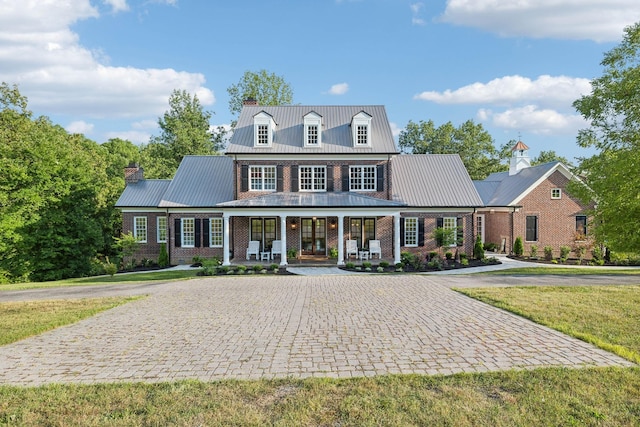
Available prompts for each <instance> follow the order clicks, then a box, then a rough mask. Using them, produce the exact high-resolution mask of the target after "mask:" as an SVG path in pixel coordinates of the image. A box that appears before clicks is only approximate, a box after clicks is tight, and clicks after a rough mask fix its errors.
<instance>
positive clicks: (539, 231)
mask: <svg viewBox="0 0 640 427" xmlns="http://www.w3.org/2000/svg"><path fill="white" fill-rule="evenodd" d="M528 150H529V147H527V146H526V145H525V144H524V143H523V142H522V141H518V143H517V144H516V145H515V146H514V147H513V148H512V156H511V159H510V166H509V171H508V172H499V173H494V174H491V175H490V176H488V177H487V178H486V179H484V180H483V181H474V184H475V186H476V189H477V190H478V194H479V195H480V197H481V198H482V201H483V204H484V207H482V208H479V209H477V210H476V214H475V232H476V234H479V235H480V236H481V237H482V239H483V241H486V242H493V243H496V244H497V245H498V247H499V248H500V251H501V252H506V253H511V252H512V250H513V249H512V248H513V242H514V241H515V239H516V238H517V237H521V238H522V240H523V243H524V253H525V254H528V253H529V251H530V249H531V247H532V246H533V245H535V246H537V247H538V254H540V255H542V254H543V249H544V247H545V246H551V247H552V248H553V254H554V257H558V256H559V253H560V247H561V246H569V247H572V246H573V244H574V243H575V242H576V241H578V242H579V241H582V240H584V238H586V236H587V220H588V216H587V213H586V212H587V209H588V208H591V207H593V206H592V205H585V204H584V203H582V202H580V201H579V200H577V199H576V198H574V197H572V196H571V195H570V194H569V192H568V191H567V185H568V184H569V182H570V181H571V180H573V179H576V177H575V176H574V175H573V174H572V173H571V172H570V171H569V169H568V168H567V167H566V166H565V165H564V164H562V163H560V162H550V163H545V164H541V165H536V166H531V163H530V160H529V154H528Z"/></svg>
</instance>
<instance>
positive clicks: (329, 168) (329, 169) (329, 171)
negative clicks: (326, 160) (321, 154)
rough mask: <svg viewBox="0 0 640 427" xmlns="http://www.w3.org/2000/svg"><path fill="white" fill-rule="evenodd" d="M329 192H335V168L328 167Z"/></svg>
mask: <svg viewBox="0 0 640 427" xmlns="http://www.w3.org/2000/svg"><path fill="white" fill-rule="evenodd" d="M327 191H333V166H331V165H329V166H327Z"/></svg>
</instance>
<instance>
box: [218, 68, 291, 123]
mask: <svg viewBox="0 0 640 427" xmlns="http://www.w3.org/2000/svg"><path fill="white" fill-rule="evenodd" d="M227 92H228V93H229V111H230V112H231V114H234V115H237V114H240V111H242V104H243V102H244V101H245V100H246V99H249V98H253V99H255V100H256V101H257V102H258V104H260V105H289V104H291V103H292V102H293V91H292V90H291V86H290V85H289V83H287V82H286V81H285V80H284V78H283V77H281V76H278V75H276V74H274V73H269V72H268V71H267V70H260V71H258V72H253V71H246V72H245V73H244V75H243V76H242V78H241V79H240V81H239V82H238V83H236V84H234V85H231V86H229V88H227Z"/></svg>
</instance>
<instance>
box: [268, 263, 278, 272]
mask: <svg viewBox="0 0 640 427" xmlns="http://www.w3.org/2000/svg"><path fill="white" fill-rule="evenodd" d="M279 268H280V266H279V265H278V264H275V263H274V264H271V265H270V266H269V270H278V269H279Z"/></svg>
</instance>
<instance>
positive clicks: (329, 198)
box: [218, 192, 404, 208]
mask: <svg viewBox="0 0 640 427" xmlns="http://www.w3.org/2000/svg"><path fill="white" fill-rule="evenodd" d="M218 206H219V207H235V208H262V207H270V208H271V207H282V208H301V207H304V208H337V207H350V208H360V207H370V208H384V207H401V206H404V205H403V203H399V202H395V201H391V200H384V199H378V198H376V197H371V196H365V195H363V194H359V193H353V192H335V193H334V192H326V193H325V192H318V193H304V192H302V193H271V194H266V195H262V196H257V197H252V198H250V199H241V200H234V201H230V202H225V203H219V204H218Z"/></svg>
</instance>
